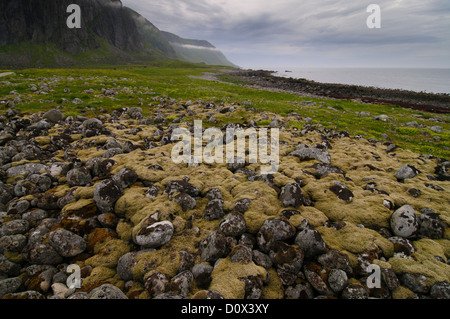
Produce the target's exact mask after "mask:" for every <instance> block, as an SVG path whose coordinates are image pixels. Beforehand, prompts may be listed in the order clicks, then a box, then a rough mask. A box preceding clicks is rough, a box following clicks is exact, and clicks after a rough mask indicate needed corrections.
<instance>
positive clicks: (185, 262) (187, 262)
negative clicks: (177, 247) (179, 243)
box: [178, 250, 195, 273]
mask: <svg viewBox="0 0 450 319" xmlns="http://www.w3.org/2000/svg"><path fill="white" fill-rule="evenodd" d="M179 254H180V268H178V272H179V273H180V272H183V271H186V270H191V268H192V267H193V266H194V264H195V256H194V255H193V254H191V253H189V252H187V251H185V250H182V251H180V252H179Z"/></svg>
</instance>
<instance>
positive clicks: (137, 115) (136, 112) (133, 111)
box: [127, 107, 143, 120]
mask: <svg viewBox="0 0 450 319" xmlns="http://www.w3.org/2000/svg"><path fill="white" fill-rule="evenodd" d="M127 114H128V116H129V117H131V118H132V119H134V120H140V119H142V117H143V115H142V108H140V107H130V108H129V109H128V110H127Z"/></svg>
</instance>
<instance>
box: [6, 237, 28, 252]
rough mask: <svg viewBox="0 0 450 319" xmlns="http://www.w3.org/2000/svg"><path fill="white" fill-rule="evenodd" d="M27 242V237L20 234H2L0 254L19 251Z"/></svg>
mask: <svg viewBox="0 0 450 319" xmlns="http://www.w3.org/2000/svg"><path fill="white" fill-rule="evenodd" d="M26 244H27V237H25V236H24V235H22V234H17V235H6V236H5V235H2V236H1V237H0V254H4V253H5V252H21V251H22V249H23V248H24V247H25V246H26Z"/></svg>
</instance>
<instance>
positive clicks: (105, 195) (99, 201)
mask: <svg viewBox="0 0 450 319" xmlns="http://www.w3.org/2000/svg"><path fill="white" fill-rule="evenodd" d="M122 194H123V193H122V189H121V188H120V187H119V185H117V183H116V182H115V181H114V180H112V179H108V180H104V181H102V182H100V183H98V184H97V186H96V187H95V189H94V201H95V204H96V205H97V207H98V209H99V210H100V211H101V212H102V213H109V212H111V211H112V210H113V208H114V203H115V202H116V201H117V200H118V199H119V198H120V197H121V196H122Z"/></svg>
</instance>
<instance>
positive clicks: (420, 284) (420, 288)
mask: <svg viewBox="0 0 450 319" xmlns="http://www.w3.org/2000/svg"><path fill="white" fill-rule="evenodd" d="M400 282H401V284H402V285H403V286H405V287H406V288H408V289H410V290H411V291H413V292H415V293H420V294H427V293H428V292H429V291H430V287H429V286H428V285H427V277H425V276H424V275H421V274H411V273H404V274H403V275H402V276H401V277H400Z"/></svg>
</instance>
